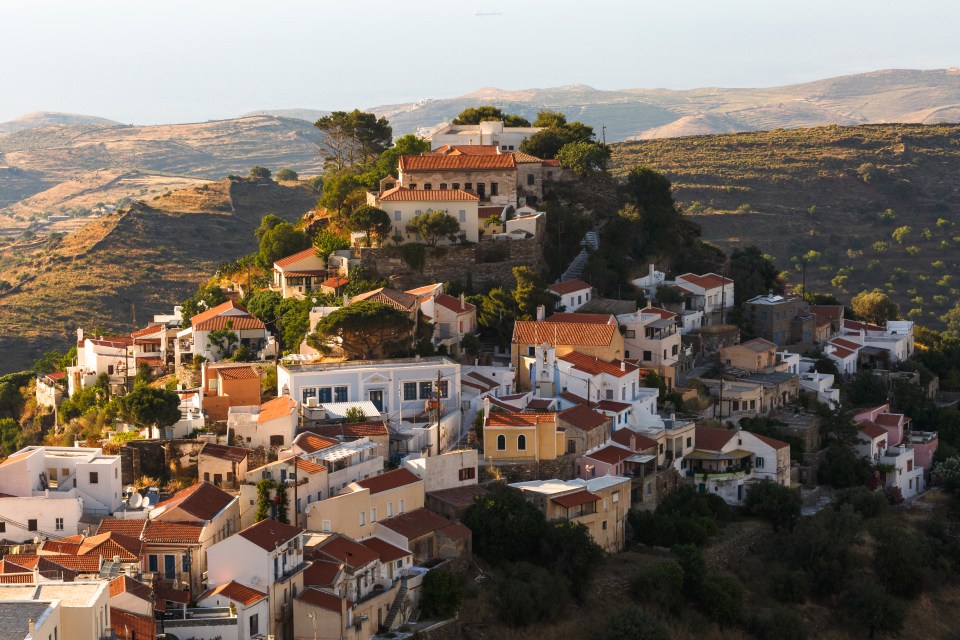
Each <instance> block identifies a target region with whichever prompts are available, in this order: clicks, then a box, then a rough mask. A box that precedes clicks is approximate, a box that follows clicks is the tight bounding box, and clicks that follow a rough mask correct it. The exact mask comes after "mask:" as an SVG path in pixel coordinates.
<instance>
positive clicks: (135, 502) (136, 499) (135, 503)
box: [130, 493, 143, 509]
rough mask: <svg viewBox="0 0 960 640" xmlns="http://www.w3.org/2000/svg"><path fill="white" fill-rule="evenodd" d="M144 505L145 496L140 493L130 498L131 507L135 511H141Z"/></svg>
mask: <svg viewBox="0 0 960 640" xmlns="http://www.w3.org/2000/svg"><path fill="white" fill-rule="evenodd" d="M142 504H143V496H141V495H140V494H139V493H134V494H132V495H131V496H130V507H131V508H133V509H139V508H140V505H142Z"/></svg>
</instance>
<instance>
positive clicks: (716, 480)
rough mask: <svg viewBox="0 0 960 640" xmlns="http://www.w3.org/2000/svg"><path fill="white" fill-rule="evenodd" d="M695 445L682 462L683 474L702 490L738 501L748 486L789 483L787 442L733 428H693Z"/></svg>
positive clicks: (735, 502)
mask: <svg viewBox="0 0 960 640" xmlns="http://www.w3.org/2000/svg"><path fill="white" fill-rule="evenodd" d="M695 437H696V440H695V448H694V450H693V451H691V452H690V453H687V454H686V455H685V456H684V458H683V460H682V461H681V469H683V471H682V473H685V474H686V476H687V478H688V480H689V481H690V482H692V483H693V485H694V486H695V487H697V489H698V491H700V492H701V493H713V494H716V495H718V496H720V497H721V498H723V499H724V500H726V501H727V502H728V503H730V504H741V503H743V501H744V500H745V499H746V494H747V491H748V490H749V486H750V484H751V483H753V482H757V481H760V480H765V479H767V480H771V481H773V482H776V483H777V484H780V485H783V486H785V487H789V486H790V445H789V444H787V443H786V442H781V441H780V440H776V439H774V438H768V437H766V436H761V435H757V434H755V433H750V432H749V431H741V430H734V429H713V428H708V427H697V428H696V436H695Z"/></svg>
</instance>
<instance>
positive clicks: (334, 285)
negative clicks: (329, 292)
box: [320, 277, 350, 289]
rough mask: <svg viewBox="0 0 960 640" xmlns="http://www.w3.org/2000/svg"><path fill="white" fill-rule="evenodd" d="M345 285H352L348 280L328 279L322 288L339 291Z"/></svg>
mask: <svg viewBox="0 0 960 640" xmlns="http://www.w3.org/2000/svg"><path fill="white" fill-rule="evenodd" d="M345 284H350V280H348V279H347V278H340V277H337V278H327V279H326V280H324V281H323V282H321V283H320V286H321V287H330V288H331V289H339V288H340V287H342V286H343V285H345Z"/></svg>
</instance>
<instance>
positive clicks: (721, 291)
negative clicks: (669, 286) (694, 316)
mask: <svg viewBox="0 0 960 640" xmlns="http://www.w3.org/2000/svg"><path fill="white" fill-rule="evenodd" d="M674 285H675V286H676V287H677V288H679V289H680V290H681V293H687V294H689V295H690V297H691V302H690V304H691V307H692V309H694V310H699V311H702V312H703V313H704V315H705V316H706V317H707V318H709V317H710V316H711V315H715V314H720V313H721V311H724V310H727V311H729V310H730V309H732V308H733V280H731V279H730V278H727V277H725V276H721V275H719V274H716V273H706V274H704V275H697V274H694V273H685V274H683V275H680V276H677V277H676V279H675V280H674Z"/></svg>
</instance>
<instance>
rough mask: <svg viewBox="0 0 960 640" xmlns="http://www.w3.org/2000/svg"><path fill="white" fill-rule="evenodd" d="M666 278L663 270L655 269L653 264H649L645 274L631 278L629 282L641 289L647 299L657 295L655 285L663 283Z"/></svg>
mask: <svg viewBox="0 0 960 640" xmlns="http://www.w3.org/2000/svg"><path fill="white" fill-rule="evenodd" d="M666 279H667V274H666V273H664V272H663V271H657V269H656V267H655V265H653V264H651V265H649V269H648V271H647V275H645V276H642V277H640V278H636V279H635V280H631V282H630V284H632V285H633V286H635V287H637V288H638V289H640V290H641V291H643V295H644V297H646V298H647V299H655V298H656V297H657V287H659V286H660V285H662V284H664V283H665V282H666Z"/></svg>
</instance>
